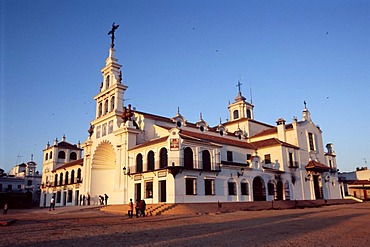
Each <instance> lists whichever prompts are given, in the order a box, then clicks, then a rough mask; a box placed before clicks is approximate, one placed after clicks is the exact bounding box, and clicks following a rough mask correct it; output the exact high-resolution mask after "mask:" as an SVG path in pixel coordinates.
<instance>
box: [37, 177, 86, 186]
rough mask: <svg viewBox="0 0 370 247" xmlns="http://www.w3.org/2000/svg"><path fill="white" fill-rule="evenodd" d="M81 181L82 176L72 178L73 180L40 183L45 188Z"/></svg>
mask: <svg viewBox="0 0 370 247" xmlns="http://www.w3.org/2000/svg"><path fill="white" fill-rule="evenodd" d="M80 183H82V178H81V179H78V178H77V179H76V178H75V179H74V180H73V181H72V180H71V179H69V180H68V181H62V182H57V183H55V182H47V183H46V184H44V183H42V184H41V188H46V187H57V186H65V185H73V184H80Z"/></svg>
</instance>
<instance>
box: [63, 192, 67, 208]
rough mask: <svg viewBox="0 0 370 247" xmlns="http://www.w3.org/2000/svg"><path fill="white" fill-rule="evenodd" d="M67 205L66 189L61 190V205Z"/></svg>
mask: <svg viewBox="0 0 370 247" xmlns="http://www.w3.org/2000/svg"><path fill="white" fill-rule="evenodd" d="M65 205H67V191H63V206H65Z"/></svg>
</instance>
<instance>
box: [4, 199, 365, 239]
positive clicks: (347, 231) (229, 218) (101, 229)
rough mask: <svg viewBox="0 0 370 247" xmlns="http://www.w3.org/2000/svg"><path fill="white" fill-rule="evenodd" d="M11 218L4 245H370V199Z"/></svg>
mask: <svg viewBox="0 0 370 247" xmlns="http://www.w3.org/2000/svg"><path fill="white" fill-rule="evenodd" d="M53 213H54V212H53ZM7 219H17V221H16V222H15V223H14V224H12V225H10V226H0V236H1V238H0V246H370V224H369V223H370V203H361V204H350V205H333V206H325V207H320V208H305V209H287V210H265V211H242V212H234V213H223V214H212V215H175V216H173V215H162V216H153V217H146V218H133V219H129V218H127V217H126V216H124V215H115V214H109V213H105V212H101V211H99V210H98V209H89V210H84V211H81V212H61V213H58V209H56V211H55V213H54V214H49V213H48V210H46V209H37V210H30V211H24V210H23V211H16V210H13V212H12V211H9V214H8V215H5V216H4V215H1V216H0V221H4V220H7Z"/></svg>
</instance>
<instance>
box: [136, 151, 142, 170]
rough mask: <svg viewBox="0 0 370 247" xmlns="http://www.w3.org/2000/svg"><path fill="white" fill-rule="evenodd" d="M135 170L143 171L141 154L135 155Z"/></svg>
mask: <svg viewBox="0 0 370 247" xmlns="http://www.w3.org/2000/svg"><path fill="white" fill-rule="evenodd" d="M136 172H143V155H142V154H138V155H137V156H136Z"/></svg>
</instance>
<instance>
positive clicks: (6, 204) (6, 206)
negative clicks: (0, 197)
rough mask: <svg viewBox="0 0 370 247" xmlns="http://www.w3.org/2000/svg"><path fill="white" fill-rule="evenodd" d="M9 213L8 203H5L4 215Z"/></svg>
mask: <svg viewBox="0 0 370 247" xmlns="http://www.w3.org/2000/svg"><path fill="white" fill-rule="evenodd" d="M7 213H8V203H5V205H4V211H3V214H7Z"/></svg>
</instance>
